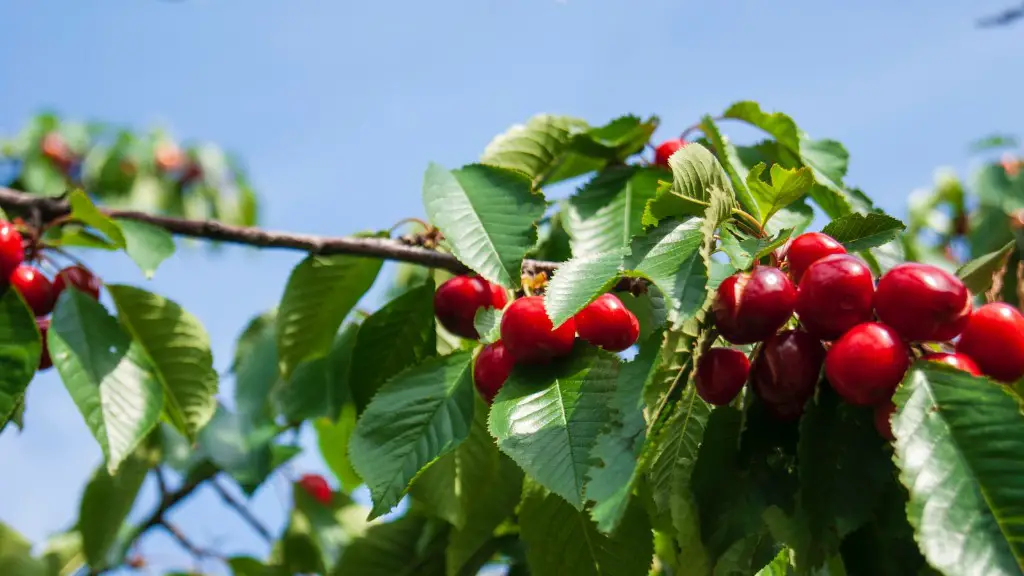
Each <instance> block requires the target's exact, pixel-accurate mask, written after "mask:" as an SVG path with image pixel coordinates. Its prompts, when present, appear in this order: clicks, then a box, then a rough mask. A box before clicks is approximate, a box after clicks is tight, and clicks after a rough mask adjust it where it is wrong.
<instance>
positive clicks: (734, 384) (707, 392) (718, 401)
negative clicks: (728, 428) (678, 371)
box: [694, 348, 750, 406]
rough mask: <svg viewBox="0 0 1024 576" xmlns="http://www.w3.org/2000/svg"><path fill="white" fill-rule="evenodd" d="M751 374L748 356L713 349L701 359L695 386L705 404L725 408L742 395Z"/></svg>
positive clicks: (729, 350) (727, 350) (733, 351)
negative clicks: (741, 391) (741, 392)
mask: <svg viewBox="0 0 1024 576" xmlns="http://www.w3.org/2000/svg"><path fill="white" fill-rule="evenodd" d="M749 373H750V361H749V360H747V355H746V354H744V353H743V352H740V351H739V350H733V349H732V348H712V349H710V350H708V351H707V352H705V353H704V355H703V356H701V357H700V361H699V362H698V363H697V374H696V377H695V378H694V384H695V385H696V387H697V394H699V395H700V397H701V398H703V399H704V401H705V402H707V403H708V404H714V405H715V406H724V405H726V404H728V403H729V402H732V401H733V400H734V399H735V398H736V396H737V395H738V394H739V393H740V390H742V389H743V385H744V384H746V383H747V375H748V374H749Z"/></svg>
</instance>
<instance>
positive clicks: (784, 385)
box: [751, 330, 825, 420]
mask: <svg viewBox="0 0 1024 576" xmlns="http://www.w3.org/2000/svg"><path fill="white" fill-rule="evenodd" d="M824 361H825V348H824V347H822V345H821V341H819V340H818V339H817V338H815V337H814V336H811V335H810V334H808V333H806V332H803V331H800V330H783V331H782V332H779V333H778V334H775V335H774V336H772V337H771V338H769V339H768V340H766V341H765V343H764V345H762V346H761V350H760V352H759V353H758V355H757V358H756V359H755V360H754V366H753V371H754V376H753V379H752V380H751V383H752V385H753V388H754V393H755V394H757V396H758V398H760V399H761V400H762V401H763V402H764V404H765V406H766V407H768V408H769V412H771V413H772V414H773V415H775V416H776V418H779V419H781V420H787V419H792V418H796V417H798V416H800V414H801V413H802V412H803V408H804V404H806V403H807V400H808V399H809V398H810V397H811V396H813V395H814V388H815V386H817V384H818V378H819V377H820V375H821V364H822V362H824Z"/></svg>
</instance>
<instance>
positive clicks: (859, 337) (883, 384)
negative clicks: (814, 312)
mask: <svg viewBox="0 0 1024 576" xmlns="http://www.w3.org/2000/svg"><path fill="white" fill-rule="evenodd" d="M909 366H910V350H909V349H908V348H907V345H906V344H904V343H903V341H902V340H901V339H900V335H899V334H897V333H896V331H895V330H893V329H892V328H890V327H889V326H886V325H885V324H881V323H879V322H865V323H864V324H858V325H857V326H854V327H853V328H851V329H850V330H849V331H848V332H847V333H846V334H843V336H842V338H840V339H839V340H836V341H835V343H833V344H832V347H831V348H829V350H828V354H827V355H826V356H825V376H826V377H828V381H829V382H830V383H831V384H832V388H834V389H835V391H836V393H837V394H839V396H840V397H841V398H842V399H843V400H846V401H847V402H848V403H850V404H853V405H856V406H877V405H879V404H881V403H883V402H888V401H889V400H891V399H892V395H893V392H895V391H896V386H898V385H899V383H900V381H901V380H903V375H904V374H905V373H906V371H907V368H908V367H909Z"/></svg>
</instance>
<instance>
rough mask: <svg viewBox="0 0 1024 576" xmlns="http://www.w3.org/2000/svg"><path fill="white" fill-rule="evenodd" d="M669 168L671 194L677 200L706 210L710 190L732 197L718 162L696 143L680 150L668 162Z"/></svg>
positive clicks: (709, 200)
mask: <svg viewBox="0 0 1024 576" xmlns="http://www.w3.org/2000/svg"><path fill="white" fill-rule="evenodd" d="M668 165H669V168H670V169H671V170H672V193H674V194H676V195H677V196H681V197H683V198H685V199H687V200H689V201H690V202H695V203H697V204H701V205H704V206H707V205H708V204H709V203H710V202H711V193H710V189H711V188H717V189H719V190H725V191H727V192H728V193H729V195H730V196H732V195H733V190H732V184H731V183H730V182H729V179H728V176H726V174H725V170H724V169H723V168H722V165H721V164H720V163H719V162H718V159H717V158H715V155H714V154H712V153H711V151H710V150H708V149H707V148H705V147H704V146H701V145H700V144H698V143H695V142H694V143H690V144H688V145H686V146H684V147H683V148H681V149H680V150H679V151H678V152H676V153H675V154H673V155H672V157H671V158H669V159H668Z"/></svg>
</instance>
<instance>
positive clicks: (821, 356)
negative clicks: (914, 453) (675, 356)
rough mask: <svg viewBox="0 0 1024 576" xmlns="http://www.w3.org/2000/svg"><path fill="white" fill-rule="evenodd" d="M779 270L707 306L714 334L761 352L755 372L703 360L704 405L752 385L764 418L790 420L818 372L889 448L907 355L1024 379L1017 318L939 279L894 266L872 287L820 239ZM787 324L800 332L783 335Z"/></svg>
mask: <svg viewBox="0 0 1024 576" xmlns="http://www.w3.org/2000/svg"><path fill="white" fill-rule="evenodd" d="M781 259H782V263H781V266H782V267H784V268H786V269H787V271H788V274H787V272H786V271H783V269H781V268H778V267H773V266H761V265H758V266H755V267H754V268H753V269H752V270H751V271H749V272H742V273H737V274H735V275H733V276H730V277H729V278H727V279H726V280H724V281H723V282H722V283H721V285H720V286H719V288H718V290H717V293H716V296H715V300H714V302H713V304H712V311H713V313H714V320H715V325H716V327H717V329H718V331H719V333H720V334H721V336H722V337H723V338H724V339H725V340H726V341H728V342H730V343H732V344H736V345H745V344H759V347H758V348H757V349H756V351H755V353H754V355H753V362H752V363H751V362H750V360H749V359H748V358H747V356H746V355H745V354H744V353H743V352H741V351H739V350H736V349H733V348H712V349H710V350H708V351H707V352H706V353H705V354H704V355H702V356H701V358H700V361H699V362H698V365H697V369H696V374H695V385H696V389H697V392H698V394H699V395H700V396H701V398H703V399H704V400H705V401H707V402H709V403H711V404H715V405H723V404H728V403H730V402H732V401H733V399H735V398H736V396H737V395H738V394H739V393H740V391H741V390H742V388H743V386H744V385H746V384H747V383H748V382H749V383H750V387H751V390H752V391H753V393H754V394H756V395H757V397H758V398H759V399H760V401H761V402H762V404H763V405H764V406H765V407H766V409H767V411H768V412H769V413H770V414H772V415H773V416H775V417H776V418H778V419H780V420H792V419H795V418H798V417H799V416H800V415H801V414H802V412H803V408H804V405H805V404H806V402H807V400H809V399H810V398H811V397H812V396H813V395H814V391H815V387H816V385H817V383H818V380H819V377H820V375H821V371H822V368H824V373H825V377H826V379H827V381H828V383H829V384H830V385H831V386H832V388H833V389H834V390H835V391H836V393H837V394H839V396H840V397H841V398H842V399H843V400H844V401H846V402H847V403H849V404H852V405H856V406H870V407H874V408H875V415H876V418H875V420H876V425H877V426H878V428H879V432H880V433H881V434H883V435H884V436H886V437H890V438H891V434H892V431H891V429H890V425H889V415H890V414H891V413H892V410H893V404H892V396H893V394H894V393H895V391H896V388H897V386H898V385H899V383H900V382H901V381H902V380H903V377H904V374H905V373H906V371H907V368H909V366H910V363H911V360H912V358H913V348H912V345H913V344H923V343H933V344H938V345H939V346H937V347H939V348H944V349H945V350H947V351H944V352H932V353H924V354H922V357H923V358H924V359H926V360H931V361H936V362H942V363H945V364H948V365H950V366H953V367H955V368H958V369H961V370H964V371H966V372H969V373H971V374H973V375H986V376H988V377H990V378H992V379H994V380H998V381H1001V382H1007V383H1009V382H1014V381H1016V380H1018V379H1019V378H1021V377H1022V376H1024V315H1022V314H1021V313H1020V312H1019V311H1018V310H1017V309H1015V308H1013V307H1012V306H1010V305H1008V304H1004V303H991V304H986V305H984V306H981V307H979V308H978V309H977V310H974V309H973V307H972V297H971V294H970V292H969V291H968V289H967V288H966V287H965V286H964V284H963V282H961V281H960V279H959V278H957V277H956V276H954V275H952V274H949V273H948V272H946V271H944V270H942V269H940V268H936V267H934V266H930V265H927V264H918V263H906V264H901V265H898V266H896V267H894V268H892V269H891V270H889V271H888V272H887V273H885V274H884V275H882V277H881V278H880V279H879V280H878V282H877V285H876V282H875V281H874V279H873V277H872V274H871V271H870V270H869V269H868V267H867V265H866V264H865V263H864V262H863V261H861V260H860V259H859V258H857V257H855V256H853V255H851V254H848V253H847V252H846V249H845V248H844V247H843V246H842V245H841V244H840V243H839V242H837V241H836V240H835V239H833V238H831V237H830V236H828V235H825V234H822V233H819V232H810V233H806V234H802V235H800V236H798V237H796V238H795V239H793V241H792V242H791V243H790V244H789V246H788V247H787V248H786V249H784V254H782V257H781ZM794 313H795V314H796V318H797V319H798V324H797V325H796V326H795V327H790V328H785V329H783V328H784V327H785V326H786V325H787V324H790V322H791V319H792V318H793V315H794ZM957 338H958V340H956V342H955V344H954V343H953V342H951V341H953V340H955V339H957Z"/></svg>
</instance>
